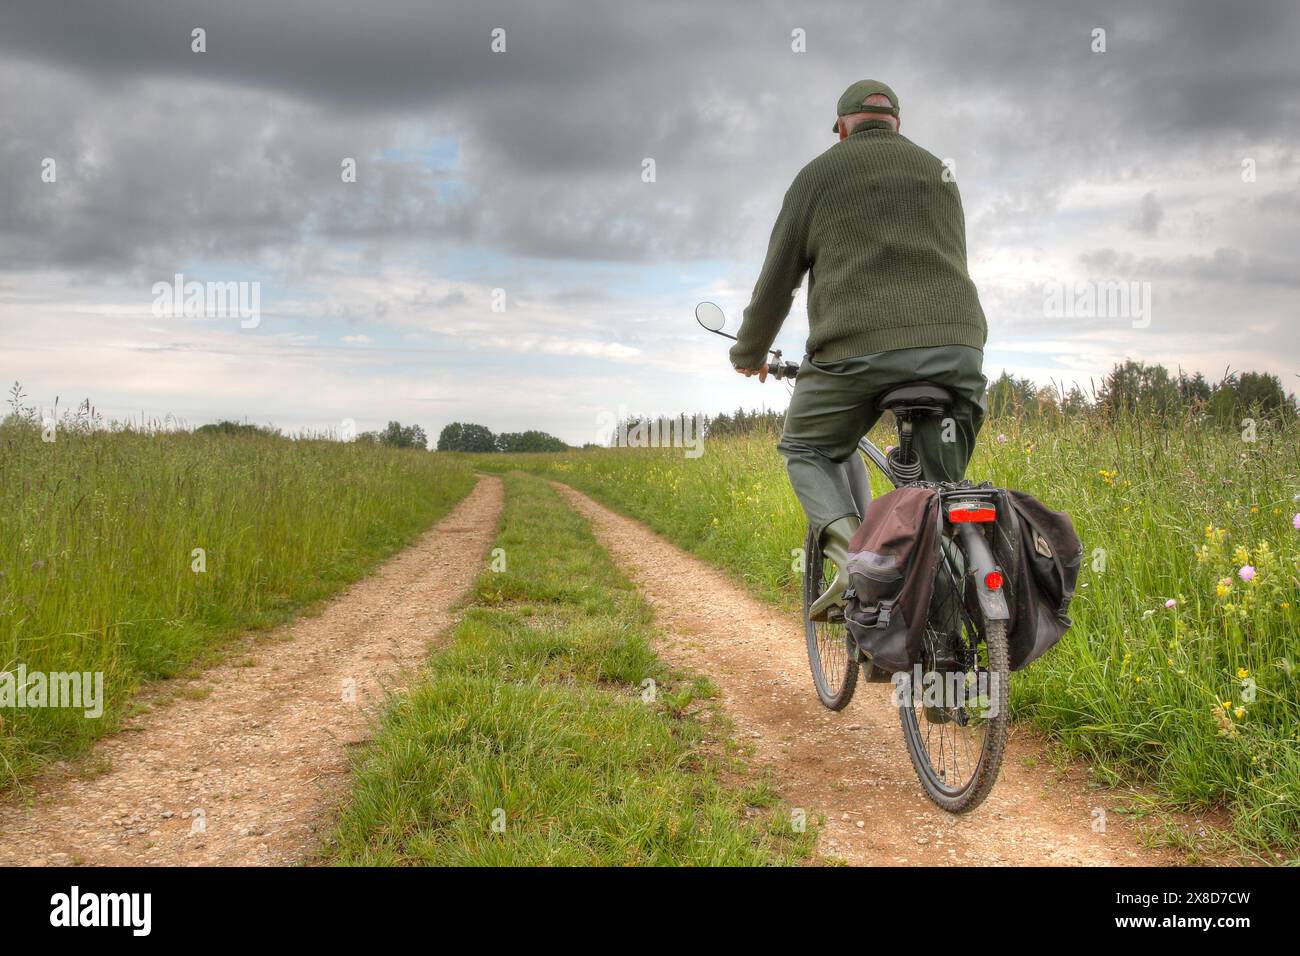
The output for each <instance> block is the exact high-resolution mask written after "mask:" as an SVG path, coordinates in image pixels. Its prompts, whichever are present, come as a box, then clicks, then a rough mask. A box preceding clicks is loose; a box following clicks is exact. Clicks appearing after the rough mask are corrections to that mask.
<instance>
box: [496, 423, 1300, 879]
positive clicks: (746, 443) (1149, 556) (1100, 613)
mask: <svg viewBox="0 0 1300 956" xmlns="http://www.w3.org/2000/svg"><path fill="white" fill-rule="evenodd" d="M1250 437H1251V436H1250V435H1247V434H1245V433H1238V432H1236V431H1230V430H1224V429H1222V428H1217V427H1212V426H1211V425H1210V424H1208V423H1206V422H1204V421H1199V420H1196V419H1187V420H1184V421H1181V422H1179V423H1176V424H1174V425H1171V426H1162V425H1160V424H1158V423H1156V422H1153V421H1150V420H1147V419H1144V418H1141V417H1131V418H1127V419H1123V420H1120V421H1108V420H1104V419H1100V418H1092V417H1081V418H1072V419H1069V420H1056V421H1048V422H1036V423H1032V424H1031V423H1021V422H1018V421H1016V420H1013V419H1008V420H1001V421H996V420H995V421H992V422H990V423H989V424H987V425H986V427H985V429H984V431H983V432H982V434H981V437H980V442H979V447H978V449H977V452H976V454H975V457H974V459H973V461H972V463H971V466H970V470H969V474H970V476H971V477H972V478H973V479H975V480H982V479H986V478H987V479H991V480H992V481H994V482H995V483H996V484H998V485H1003V486H1007V487H1014V488H1020V489H1023V490H1026V491H1029V492H1031V493H1033V494H1036V495H1038V496H1039V497H1040V498H1042V499H1043V500H1044V501H1045V502H1047V503H1048V504H1050V505H1052V506H1054V507H1057V508H1062V509H1064V510H1067V511H1068V512H1069V513H1070V514H1071V515H1072V516H1073V518H1074V520H1075V523H1076V526H1077V527H1078V529H1079V533H1080V535H1081V537H1082V538H1083V541H1084V548H1085V562H1084V570H1083V574H1082V576H1081V579H1080V588H1079V592H1078V596H1077V598H1076V600H1075V602H1074V605H1073V608H1072V615H1073V617H1074V622H1075V623H1074V627H1073V628H1072V629H1071V630H1070V632H1069V633H1068V634H1067V635H1066V637H1065V638H1064V639H1063V640H1062V642H1061V643H1060V645H1058V647H1057V648H1056V649H1054V650H1053V651H1052V652H1051V653H1050V654H1048V655H1047V656H1046V657H1045V658H1043V659H1041V660H1040V661H1038V662H1035V663H1034V664H1033V665H1032V666H1031V667H1030V668H1029V669H1028V670H1026V671H1024V672H1021V673H1019V674H1017V675H1016V677H1015V679H1014V680H1013V681H1012V704H1013V707H1014V708H1015V710H1016V712H1017V715H1018V716H1019V717H1022V718H1029V719H1032V720H1033V721H1035V722H1036V723H1037V724H1039V725H1040V726H1041V727H1043V728H1044V729H1045V730H1047V731H1048V732H1050V733H1051V734H1053V735H1055V736H1056V737H1057V738H1059V740H1061V741H1062V742H1063V743H1064V744H1065V745H1066V746H1067V747H1069V748H1070V749H1072V750H1073V751H1075V752H1077V753H1079V754H1081V755H1083V756H1084V757H1086V758H1087V759H1088V760H1089V761H1091V763H1092V764H1093V766H1094V767H1095V768H1096V771H1097V773H1098V774H1099V775H1100V776H1101V777H1102V778H1103V779H1104V780H1110V781H1114V780H1127V781H1140V782H1142V783H1145V784H1147V785H1148V786H1149V787H1150V788H1151V789H1152V790H1153V791H1154V792H1155V793H1156V794H1157V795H1159V796H1160V797H1161V798H1163V800H1164V801H1165V802H1167V803H1168V804H1171V805H1177V806H1183V807H1213V806H1219V807H1224V808H1226V809H1228V810H1229V811H1230V812H1231V815H1232V820H1233V833H1234V835H1235V836H1236V837H1237V838H1238V840H1239V841H1240V842H1241V843H1242V844H1244V845H1248V846H1250V847H1253V848H1255V849H1257V850H1261V851H1263V850H1264V849H1265V848H1271V849H1273V850H1276V851H1279V852H1281V853H1283V855H1284V856H1286V855H1290V856H1292V857H1293V856H1294V855H1295V853H1296V851H1297V850H1298V849H1300V633H1298V628H1297V625H1300V530H1297V529H1296V527H1294V522H1295V521H1296V520H1300V519H1296V518H1295V517H1294V516H1295V515H1296V513H1297V512H1298V511H1300V501H1297V500H1296V496H1297V494H1298V493H1300V427H1298V426H1297V425H1296V424H1295V423H1294V422H1292V423H1289V424H1285V425H1267V424H1265V423H1263V422H1261V423H1260V425H1259V427H1258V431H1257V434H1256V435H1255V436H1254V437H1255V440H1247V439H1248V438H1250ZM876 438H877V439H878V441H879V442H880V443H885V442H888V441H889V440H890V435H889V434H888V433H886V432H884V431H883V430H882V431H881V432H879V433H878V434H877V436H876ZM775 441H776V438H775V436H774V435H755V436H750V437H745V438H737V439H727V440H719V441H716V442H708V443H706V445H705V453H704V455H703V456H702V457H700V458H698V459H695V460H691V459H687V458H685V457H684V456H683V455H682V453H681V451H680V450H668V449H661V450H640V449H632V450H628V449H623V450H595V451H589V452H582V453H572V454H567V455H549V456H548V455H538V456H510V458H509V462H510V464H511V465H512V466H514V467H519V466H520V465H521V464H524V460H525V459H526V462H527V463H526V467H529V468H531V469H533V470H536V471H538V472H540V473H544V474H547V475H549V476H551V477H554V478H557V479H560V480H562V481H566V482H569V483H570V484H572V485H574V486H575V487H578V488H581V489H583V490H585V491H588V492H590V493H592V494H593V495H595V496H596V497H598V498H600V499H601V500H602V501H604V502H605V503H606V504H609V505H611V506H612V507H615V508H617V509H619V510H621V511H623V512H625V513H627V514H630V515H633V516H635V517H638V518H640V519H642V520H644V521H645V522H647V523H648V524H649V525H650V526H651V527H653V528H654V529H655V530H657V531H659V532H661V533H663V534H665V535H666V536H667V537H669V538H671V539H672V540H674V541H676V542H677V543H679V544H681V545H683V546H685V547H687V548H689V549H690V550H692V551H694V552H696V553H697V554H699V555H701V556H702V557H704V558H707V559H709V560H711V561H714V562H716V563H718V564H720V565H722V566H723V567H725V568H727V569H728V570H730V571H731V572H732V573H733V574H734V575H735V576H736V577H737V578H739V579H740V580H741V581H743V582H744V583H745V584H747V585H748V586H749V587H751V588H752V589H753V590H754V591H755V592H757V593H759V594H761V595H763V596H765V597H767V598H769V599H771V600H774V601H777V602H780V603H782V604H784V605H785V606H787V607H789V608H791V609H793V608H795V606H796V604H797V594H798V590H797V587H798V581H797V574H796V571H795V563H794V561H793V560H792V553H791V549H792V548H797V547H798V546H799V545H800V543H801V541H802V535H803V529H804V520H803V516H802V513H801V511H800V509H799V505H798V502H797V501H796V500H795V498H794V495H793V493H792V492H791V491H790V488H789V483H788V481H787V479H786V476H785V470H784V467H783V463H782V461H781V459H780V458H779V456H778V455H777V453H776V450H775ZM479 463H480V465H482V466H486V467H502V466H503V464H504V462H503V461H502V460H501V459H499V458H496V459H494V458H493V457H491V456H485V457H483V458H482V459H480V460H479ZM873 481H874V483H875V485H876V490H877V492H880V491H882V490H884V489H885V485H884V483H883V482H882V481H881V480H879V478H878V477H877V476H873ZM1247 566H1249V567H1252V568H1254V577H1253V578H1252V579H1251V580H1249V581H1246V580H1243V576H1244V577H1249V576H1250V572H1249V571H1247V572H1245V573H1244V575H1243V574H1242V572H1241V569H1242V568H1243V567H1247ZM1170 601H1172V602H1173V604H1172V606H1166V604H1167V602H1170Z"/></svg>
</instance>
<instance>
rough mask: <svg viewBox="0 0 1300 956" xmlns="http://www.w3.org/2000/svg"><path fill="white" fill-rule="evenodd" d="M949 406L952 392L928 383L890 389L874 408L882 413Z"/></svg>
mask: <svg viewBox="0 0 1300 956" xmlns="http://www.w3.org/2000/svg"><path fill="white" fill-rule="evenodd" d="M951 404H952V392H950V391H948V390H947V389H946V388H942V387H940V386H938V385H931V384H930V383H929V382H912V383H911V384H910V385H899V386H898V387H897V388H891V389H890V390H889V391H888V392H886V393H885V394H884V395H882V396H881V397H880V400H879V401H878V402H876V407H877V408H879V409H880V410H881V411H882V412H883V411H893V410H894V409H895V408H898V407H901V406H907V407H909V408H913V407H921V408H947V407H948V406H949V405H951Z"/></svg>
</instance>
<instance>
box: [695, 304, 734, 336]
mask: <svg viewBox="0 0 1300 956" xmlns="http://www.w3.org/2000/svg"><path fill="white" fill-rule="evenodd" d="M695 321H696V322H698V323H700V325H702V326H704V327H705V328H706V329H708V330H709V331H710V332H721V331H722V327H723V326H724V325H726V324H727V317H726V316H725V315H724V314H723V312H722V310H721V309H720V308H718V307H717V306H716V305H714V304H713V303H712V302H701V303H700V304H699V305H697V306H696V307H695Z"/></svg>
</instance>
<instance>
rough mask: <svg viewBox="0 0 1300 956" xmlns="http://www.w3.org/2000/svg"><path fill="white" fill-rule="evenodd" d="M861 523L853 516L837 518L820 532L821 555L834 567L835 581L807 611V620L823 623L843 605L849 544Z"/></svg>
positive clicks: (846, 588) (846, 587)
mask: <svg viewBox="0 0 1300 956" xmlns="http://www.w3.org/2000/svg"><path fill="white" fill-rule="evenodd" d="M860 524H862V521H861V520H860V519H859V518H857V517H855V516H854V515H848V516H846V517H843V518H839V519H837V520H835V521H832V522H831V523H830V524H828V525H827V526H826V527H825V529H824V530H823V531H822V554H823V555H824V556H825V557H826V558H827V560H829V561H830V562H831V563H833V564H834V565H835V579H834V580H833V581H831V583H830V585H828V586H827V588H826V590H825V591H823V592H822V595H821V597H819V598H818V599H817V600H816V601H814V602H813V604H812V607H810V608H809V609H808V620H810V621H824V620H826V617H827V614H828V613H829V612H830V609H831V608H832V607H842V606H843V605H844V592H845V591H847V590H848V589H849V574H848V571H847V570H846V568H847V567H848V563H849V542H850V541H852V540H853V533H854V532H855V531H857V530H858V526H859V525H860Z"/></svg>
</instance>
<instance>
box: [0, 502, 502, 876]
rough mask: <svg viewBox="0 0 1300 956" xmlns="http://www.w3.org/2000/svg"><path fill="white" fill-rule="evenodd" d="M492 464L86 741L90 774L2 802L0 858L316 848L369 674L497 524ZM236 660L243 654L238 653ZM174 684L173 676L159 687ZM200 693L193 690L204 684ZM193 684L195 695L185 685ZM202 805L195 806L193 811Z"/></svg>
mask: <svg viewBox="0 0 1300 956" xmlns="http://www.w3.org/2000/svg"><path fill="white" fill-rule="evenodd" d="M501 504H502V486H501V481H500V479H498V478H493V477H484V478H481V479H480V480H479V483H478V485H477V486H476V487H475V488H474V490H473V491H471V492H470V494H469V495H468V496H467V497H466V498H465V499H464V500H463V501H462V502H461V503H460V504H458V505H457V506H456V508H455V509H454V510H453V511H452V512H451V513H450V514H449V515H447V517H446V518H444V519H443V520H442V521H440V522H439V523H438V524H437V525H435V526H434V527H433V528H432V529H430V530H429V531H427V532H426V533H425V534H424V535H423V536H422V537H421V538H420V539H419V540H418V541H417V542H416V543H415V544H414V545H412V546H411V547H408V548H407V549H405V550H404V551H402V552H400V553H399V554H398V555H397V556H396V557H394V558H392V559H391V560H390V561H388V562H387V563H386V564H384V565H383V566H382V567H380V568H379V569H378V570H377V571H376V572H375V573H374V574H373V575H371V576H370V577H368V578H366V579H364V580H362V581H360V582H358V583H357V584H355V585H353V586H352V587H351V588H350V589H348V591H347V592H346V593H344V594H343V595H342V596H340V597H338V598H336V599H335V600H333V601H331V602H330V603H329V604H328V605H327V606H326V608H325V610H324V612H323V613H322V614H321V615H320V616H319V617H313V618H305V619H301V620H299V621H296V622H295V623H293V624H292V625H289V626H287V627H285V628H282V629H280V630H278V631H276V632H273V633H272V634H271V635H270V639H266V638H263V639H261V640H258V641H256V642H252V641H250V643H249V649H248V655H245V658H246V659H244V660H237V659H238V658H240V657H241V655H240V654H239V653H235V654H233V655H232V656H231V661H232V663H230V664H226V665H222V666H220V667H217V668H214V669H212V670H210V671H207V672H205V673H204V674H203V675H202V676H201V677H199V678H198V679H196V680H194V681H191V682H189V690H188V693H186V688H184V687H182V688H179V689H180V691H181V696H182V697H183V698H184V697H186V696H188V697H190V698H191V699H182V700H179V701H177V702H176V703H174V704H171V705H167V706H161V707H158V708H155V709H153V710H151V711H149V712H147V713H145V714H143V715H141V716H139V717H137V718H135V719H133V720H132V721H130V722H129V723H128V725H127V727H126V729H124V730H123V731H122V732H120V733H117V734H113V735H112V736H110V737H106V738H104V739H103V740H102V741H100V742H99V743H98V744H97V745H96V746H95V752H94V754H93V755H92V763H105V762H106V763H107V764H108V766H109V767H110V769H109V770H108V771H107V772H106V773H103V774H100V775H99V776H96V777H94V778H93V779H90V780H78V779H75V778H66V779H61V780H46V781H37V782H36V785H35V789H36V792H37V793H38V794H39V795H38V796H37V797H36V799H35V801H34V804H33V805H32V806H27V805H26V804H24V803H20V802H15V801H8V802H5V803H3V804H0V865H33V864H34V865H41V864H44V863H50V864H60V863H86V864H122V865H127V864H137V865H138V864H161V865H171V866H177V865H200V864H201V865H212V864H218V865H223V864H224V865H229V864H244V865H248V864H287V863H297V862H300V861H302V860H304V859H305V858H307V857H309V856H310V855H311V854H312V853H314V852H315V851H316V850H317V848H318V846H319V843H320V837H321V834H322V833H323V832H324V831H327V830H328V828H329V826H330V824H331V822H332V816H333V811H334V809H335V808H336V807H337V805H338V803H339V802H340V800H341V798H342V797H343V795H344V793H345V789H346V785H347V782H348V771H349V763H348V750H347V748H348V747H349V746H350V745H355V744H357V743H360V742H363V741H364V740H366V739H368V737H369V734H370V723H369V719H370V718H371V717H372V716H373V715H374V712H375V710H374V708H375V706H376V705H377V704H379V703H380V702H381V701H382V699H383V689H384V687H385V686H387V685H388V684H389V683H391V681H393V680H394V679H395V678H396V677H397V676H398V672H399V671H400V670H401V669H402V668H403V667H406V666H410V665H414V664H418V663H419V662H420V661H421V660H422V659H423V657H424V654H425V652H426V648H427V646H428V644H429V642H430V641H431V640H432V639H433V638H434V637H435V636H436V635H437V634H438V633H439V632H440V631H442V630H443V629H444V628H446V627H447V626H448V624H450V623H451V609H452V607H453V605H454V604H455V602H456V601H457V599H458V598H460V596H461V595H462V594H464V592H465V591H466V589H467V588H468V587H469V586H470V584H471V583H472V582H473V581H474V579H475V577H476V576H477V574H478V572H479V570H480V568H481V565H482V562H483V558H484V556H485V554H486V552H487V549H488V546H489V544H490V543H491V541H492V540H493V538H494V536H495V534H496V526H497V518H498V517H499V515H500V511H501ZM241 665H249V666H241ZM173 689H175V688H173ZM204 694H206V696H203V695H204ZM194 698H197V699H194ZM196 810H198V811H200V814H201V816H196V815H195V811H196Z"/></svg>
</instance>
